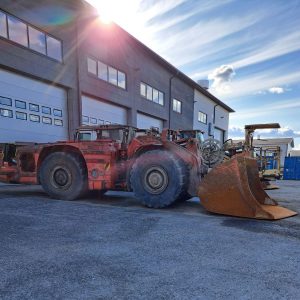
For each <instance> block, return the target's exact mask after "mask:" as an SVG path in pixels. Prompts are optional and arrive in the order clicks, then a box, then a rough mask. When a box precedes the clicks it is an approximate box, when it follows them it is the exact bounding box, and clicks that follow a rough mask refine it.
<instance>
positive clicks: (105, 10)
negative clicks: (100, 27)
mask: <svg viewBox="0 0 300 300" xmlns="http://www.w3.org/2000/svg"><path fill="white" fill-rule="evenodd" d="M86 1H87V2H89V3H90V4H91V5H93V6H94V7H95V8H96V9H97V10H98V13H99V17H100V20H101V21H102V22H103V23H105V24H109V23H111V22H115V23H117V24H118V25H120V26H122V27H123V28H125V29H126V27H132V26H134V22H135V20H136V18H137V10H138V5H139V1H138V0H127V1H120V0H86Z"/></svg>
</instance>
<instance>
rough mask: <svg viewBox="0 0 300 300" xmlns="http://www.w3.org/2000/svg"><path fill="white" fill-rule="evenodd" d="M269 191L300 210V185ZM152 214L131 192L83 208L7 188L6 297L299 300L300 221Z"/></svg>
mask: <svg viewBox="0 0 300 300" xmlns="http://www.w3.org/2000/svg"><path fill="white" fill-rule="evenodd" d="M277 184H278V185H279V186H280V187H281V189H279V190H273V191H270V192H269V194H270V195H271V196H272V197H273V198H275V199H277V200H279V201H280V204H282V205H284V206H286V207H289V208H291V209H293V210H296V211H299V212H300V193H299V190H300V189H299V188H300V182H297V181H279V182H277ZM198 202H199V201H198V200H197V199H196V198H194V199H192V200H191V201H188V202H186V203H183V204H181V205H178V206H176V207H172V208H168V209H164V210H152V209H146V208H143V207H141V206H140V205H139V203H138V202H137V201H136V200H135V199H134V198H133V197H132V194H131V193H113V192H110V193H107V195H106V196H105V197H104V199H102V200H98V199H96V198H93V197H86V198H85V199H82V200H79V201H73V202H67V201H58V200H50V199H49V198H48V197H47V196H46V195H45V194H44V192H43V191H42V190H41V188H40V187H37V186H31V187H26V186H18V185H14V186H9V185H1V186H0V269H1V273H0V299H299V294H300V274H299V270H300V247H299V245H300V243H299V242H300V217H299V216H296V217H293V218H289V219H284V220H280V221H276V222H270V221H257V220H249V219H241V218H232V217H225V216H218V215H213V214H209V213H206V212H205V211H204V209H203V208H202V207H201V206H200V205H199V203H198Z"/></svg>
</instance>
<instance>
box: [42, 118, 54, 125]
mask: <svg viewBox="0 0 300 300" xmlns="http://www.w3.org/2000/svg"><path fill="white" fill-rule="evenodd" d="M46 119H49V120H50V122H49V123H48V122H45V121H44V120H46ZM42 123H43V124H46V125H52V123H53V122H52V118H50V117H45V116H42Z"/></svg>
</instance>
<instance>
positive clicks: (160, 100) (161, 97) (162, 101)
mask: <svg viewBox="0 0 300 300" xmlns="http://www.w3.org/2000/svg"><path fill="white" fill-rule="evenodd" d="M158 95H159V98H158V104H160V105H164V93H162V92H159V94H158Z"/></svg>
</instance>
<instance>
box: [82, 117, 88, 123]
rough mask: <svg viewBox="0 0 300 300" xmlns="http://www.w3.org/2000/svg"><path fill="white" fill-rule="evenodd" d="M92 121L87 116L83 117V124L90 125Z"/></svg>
mask: <svg viewBox="0 0 300 300" xmlns="http://www.w3.org/2000/svg"><path fill="white" fill-rule="evenodd" d="M89 122H90V120H89V117H87V116H82V124H89Z"/></svg>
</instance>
